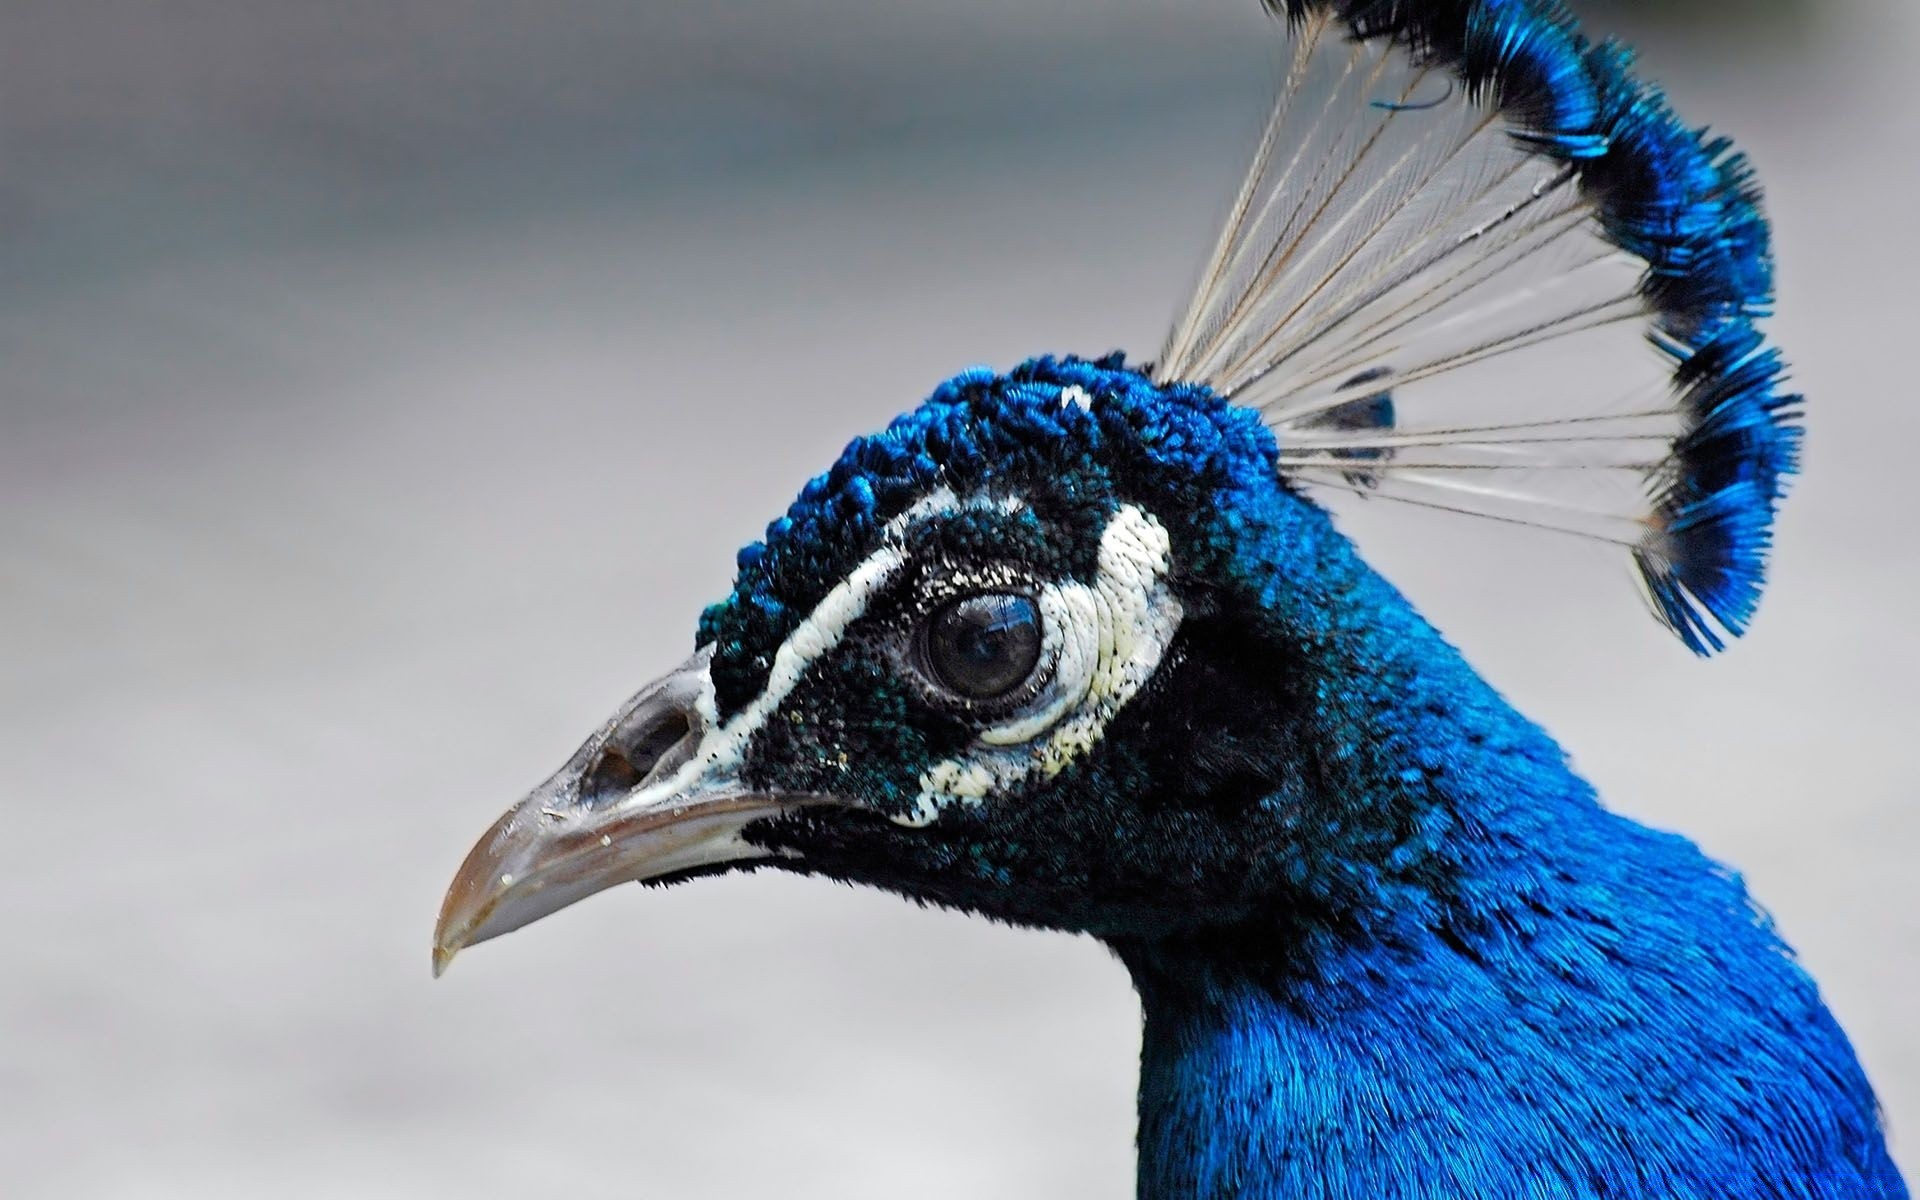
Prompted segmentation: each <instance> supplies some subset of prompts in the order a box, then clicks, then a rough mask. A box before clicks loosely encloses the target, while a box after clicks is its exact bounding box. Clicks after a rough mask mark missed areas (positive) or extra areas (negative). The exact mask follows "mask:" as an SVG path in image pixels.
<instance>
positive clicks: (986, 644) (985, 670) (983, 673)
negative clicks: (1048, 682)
mask: <svg viewBox="0 0 1920 1200" xmlns="http://www.w3.org/2000/svg"><path fill="white" fill-rule="evenodd" d="M923 636H924V641H923V643H922V653H923V655H924V658H925V661H926V668H927V673H928V674H929V675H931V676H932V678H933V681H934V682H935V683H937V684H939V685H940V686H941V687H943V688H945V689H946V690H947V691H949V692H952V693H953V694H954V695H956V696H959V697H961V698H962V699H965V700H970V701H980V700H993V699H997V698H999V697H1001V696H1004V695H1006V694H1007V693H1008V692H1011V691H1013V690H1014V689H1015V688H1017V687H1019V686H1020V685H1021V684H1022V683H1025V682H1026V681H1027V679H1028V678H1029V677H1030V676H1031V675H1032V674H1033V669H1034V667H1036V666H1037V665H1039V662H1040V650H1041V623H1040V609H1039V606H1038V605H1036V604H1034V602H1033V601H1032V599H1030V598H1029V597H1026V596H1021V595H1015V594H1012V593H1004V592H989V593H985V594H981V595H974V596H963V597H961V598H960V599H958V600H955V601H953V602H952V603H951V604H948V605H947V606H946V607H945V608H942V609H940V610H939V611H937V612H935V613H934V614H933V616H932V617H931V618H929V619H928V621H927V624H926V626H925V629H924V635H923Z"/></svg>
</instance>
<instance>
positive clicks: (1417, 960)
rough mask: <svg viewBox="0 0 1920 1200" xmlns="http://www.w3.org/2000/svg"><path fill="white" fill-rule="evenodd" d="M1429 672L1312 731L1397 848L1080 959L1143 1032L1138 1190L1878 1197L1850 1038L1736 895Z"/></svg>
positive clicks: (1675, 841)
mask: <svg viewBox="0 0 1920 1200" xmlns="http://www.w3.org/2000/svg"><path fill="white" fill-rule="evenodd" d="M1450 658H1451V652H1450V651H1448V652H1446V653H1444V654H1442V653H1441V652H1439V651H1438V650H1436V651H1434V653H1433V654H1432V655H1431V656H1429V657H1428V658H1427V660H1426V662H1427V664H1428V665H1427V667H1426V668H1425V669H1424V670H1423V671H1418V672H1412V673H1409V674H1405V675H1401V676H1398V677H1397V678H1396V684H1395V686H1397V687H1399V688H1401V689H1402V691H1401V697H1402V698H1403V699H1404V698H1407V697H1410V698H1411V700H1412V703H1413V704H1414V705H1415V706H1416V707H1418V706H1422V705H1427V706H1428V707H1433V705H1429V704H1428V700H1423V699H1422V697H1423V696H1424V697H1427V698H1428V699H1429V700H1430V699H1432V698H1434V697H1438V696H1440V695H1443V694H1444V695H1446V696H1449V697H1452V701H1450V703H1451V704H1452V707H1451V709H1450V710H1449V712H1448V720H1447V721H1445V722H1438V721H1435V722H1424V723H1423V721H1422V720H1420V719H1419V718H1418V717H1417V716H1406V715H1401V716H1395V715H1393V714H1394V713H1401V714H1404V713H1405V710H1404V708H1390V707H1388V706H1381V705H1375V706H1373V707H1372V708H1370V709H1369V708H1368V707H1367V706H1365V705H1362V706H1361V707H1362V709H1363V710H1366V711H1372V712H1374V713H1375V717H1374V719H1375V720H1378V721H1380V722H1381V723H1382V724H1383V726H1384V725H1391V726H1392V727H1391V728H1385V727H1382V728H1376V729H1370V728H1367V727H1366V725H1365V719H1364V718H1357V717H1354V716H1353V715H1352V714H1351V713H1349V714H1343V715H1341V716H1340V717H1338V718H1337V719H1338V720H1342V721H1346V720H1355V721H1358V722H1359V723H1358V724H1357V725H1356V726H1355V728H1356V729H1357V731H1358V732H1357V733H1356V734H1355V735H1354V736H1355V743H1356V744H1357V745H1359V744H1364V745H1365V746H1366V747H1367V748H1366V749H1364V750H1360V749H1356V750H1354V751H1352V752H1351V754H1350V755H1349V757H1350V758H1351V759H1352V760H1353V762H1354V763H1357V764H1361V765H1360V766H1355V767H1354V769H1355V770H1360V769H1363V768H1364V769H1367V770H1371V771H1380V770H1383V769H1384V770H1385V772H1386V774H1385V776H1383V777H1382V778H1381V779H1380V780H1379V781H1378V782H1377V784H1376V785H1375V786H1376V787H1377V788H1378V789H1379V790H1380V791H1381V792H1382V794H1385V793H1387V792H1393V791H1394V790H1395V789H1400V793H1399V794H1398V795H1397V796H1396V797H1395V798H1392V799H1391V800H1382V801H1381V803H1383V804H1387V805H1389V806H1392V805H1409V804H1411V805H1414V806H1415V807H1416V808H1417V809H1418V810H1419V812H1420V813H1423V814H1425V815H1416V818H1415V819H1411V820H1398V823H1397V825H1395V823H1394V822H1389V823H1388V825H1389V826H1394V827H1397V828H1400V829H1401V830H1402V831H1407V830H1411V831H1413V832H1411V833H1408V834H1407V835H1406V837H1405V838H1403V839H1402V841H1400V842H1397V843H1390V844H1389V848H1388V849H1387V850H1386V851H1385V852H1384V853H1382V854H1380V855H1377V856H1376V858H1375V860H1374V861H1370V862H1367V863H1365V864H1359V865H1354V864H1350V869H1349V870H1347V871H1346V872H1345V874H1346V875H1347V876H1348V877H1349V878H1348V882H1347V884H1346V885H1345V886H1344V887H1338V888H1323V889H1305V890H1302V891H1299V892H1295V893H1290V894H1288V895H1287V896H1285V897H1282V898H1278V899H1276V901H1275V903H1274V904H1273V905H1272V906H1270V907H1269V909H1268V910H1267V911H1266V912H1264V913H1263V914H1261V915H1258V916H1254V917H1250V918H1248V919H1246V920H1242V921H1238V922H1235V923H1232V924H1228V925H1220V926H1212V927H1207V928H1204V929H1198V930H1187V931H1182V932H1180V933H1177V934H1171V935H1168V934H1160V935H1156V936H1142V937H1140V938H1137V939H1129V938H1125V937H1115V938H1110V939H1109V940H1110V942H1111V944H1112V945H1113V946H1114V948H1115V950H1116V951H1117V952H1118V954H1119V955H1120V957H1121V958H1122V960H1123V961H1124V962H1125V963H1126V965H1127V966H1128V968H1129V969H1130V971H1131V972H1132V975H1133V978H1134V981H1135V985H1136V987H1137V989H1138V991H1139V994H1140V997H1141V1002H1142V1006H1143V1009H1144V1013H1145V1031H1144V1042H1143V1049H1142V1056H1141V1082H1140V1130H1139V1148H1140V1176H1139V1181H1140V1182H1139V1195H1140V1196H1141V1198H1142V1200H1174V1198H1176V1197H1178V1198H1180V1200H1194V1198H1196V1197H1227V1196H1231V1197H1235V1198H1237V1200H1282V1198H1284V1200H1305V1198H1317V1200H1361V1198H1365V1200H1440V1198H1441V1197H1446V1198H1448V1200H1454V1198H1457V1197H1462V1196H1472V1197H1476V1198H1477V1200H1509V1198H1511V1200H1520V1198H1522V1197H1527V1198H1538V1197H1593V1198H1608V1200H1647V1198H1649V1197H1659V1198H1661V1200H1707V1198H1708V1197H1712V1198H1714V1200H1730V1198H1735V1197H1768V1198H1788V1197H1791V1198H1806V1200H1813V1198H1820V1200H1842V1198H1845V1200H1904V1198H1905V1197H1906V1195H1907V1193H1906V1189H1905V1186H1904V1185H1903V1184H1902V1182H1901V1180H1900V1178H1899V1176H1898V1174H1897V1172H1896V1171H1895V1169H1894V1167H1893V1166H1892V1163H1891V1161H1890V1159H1889V1158H1888V1156H1887V1152H1886V1149H1885V1145H1884V1141H1883V1139H1882V1136H1881V1133H1880V1130H1879V1125H1878V1116H1877V1110H1876V1105H1875V1101H1874V1098H1873V1095H1872V1092H1871V1090H1870V1088H1869V1087H1868V1085H1867V1082H1866V1080H1865V1078H1864V1076H1863V1074H1862V1073H1861V1070H1860V1068H1859V1065H1858V1063H1857V1062H1856V1061H1855V1058H1854V1055H1853V1052H1852V1049H1851V1047H1850V1046H1849V1045H1848V1043H1847V1041H1846V1038H1845V1036H1844V1035H1843V1034H1842V1033H1841V1031H1840V1029H1839V1027H1838V1026H1837V1025H1836V1023H1835V1022H1834V1020H1833V1019H1832V1017H1831V1016H1830V1015H1829V1014H1828V1013H1827V1011H1826V1009H1825V1007H1824V1005H1823V1004H1822V1002H1821V1000H1820V997H1819V995H1818V994H1817V992H1816V990H1815V988H1814V986H1813V984H1812V982H1811V980H1810V979H1809V978H1808V977H1807V976H1806V975H1805V974H1804V973H1803V972H1802V971H1801V970H1800V969H1799V967H1798V966H1797V965H1796V964H1795V962H1794V961H1793V959H1792V957H1791V954H1790V952H1789V951H1787V950H1786V948H1785V947H1784V946H1783V945H1782V943H1781V942H1780V941H1779V940H1778V938H1777V936H1776V935H1775V934H1774V932H1773V930H1772V928H1771V926H1770V924H1769V923H1768V922H1767V921H1766V919H1765V917H1764V916H1763V915H1762V914H1760V913H1759V912H1758V911H1757V910H1756V909H1755V907H1754V906H1753V904H1752V903H1751V902H1750V901H1749V899H1748V898H1747V896H1746V893H1745V891H1744V890H1743V888H1742V886H1741V884H1740V881H1739V880H1738V878H1737V877H1736V876H1734V875H1732V874H1731V873H1730V872H1728V871H1726V870H1725V869H1724V868H1722V867H1720V866H1719V865H1718V864H1716V863H1714V862H1712V861H1711V860H1709V859H1707V858H1706V857H1705V856H1704V855H1703V854H1701V853H1700V852H1699V850H1697V849H1696V848H1695V847H1694V846H1693V845H1692V844H1691V843H1690V842H1688V841H1686V840H1685V839H1683V838H1680V837H1677V836H1673V835H1669V834H1663V833H1658V832H1655V831H1653V830H1649V829H1647V828H1645V827H1643V826H1640V825H1638V824H1636V823H1634V822H1631V821H1628V820H1626V819H1624V818H1621V817H1618V816H1616V815H1614V814H1612V813H1609V812H1607V811H1606V810H1605V809H1603V808H1602V807H1601V806H1600V805H1599V804H1598V803H1597V802H1596V801H1595V799H1594V797H1593V795H1592V793H1591V790H1590V789H1589V788H1588V787H1587V786H1586V784H1585V783H1584V782H1582V781H1581V780H1580V779H1579V778H1578V777H1577V776H1575V775H1574V774H1573V772H1572V771H1571V770H1570V769H1569V768H1568V767H1567V766H1566V764H1565V762H1564V759H1563V758H1562V756H1561V755H1560V753H1559V751H1558V750H1557V748H1555V747H1554V746H1553V744H1552V743H1551V741H1550V740H1548V739H1547V738H1546V737H1545V735H1544V734H1542V733H1540V732H1539V731H1538V730H1536V729H1534V728H1533V727H1532V726H1531V725H1529V724H1527V723H1526V722H1524V721H1523V720H1522V719H1521V718H1519V717H1518V716H1517V715H1516V714H1513V713H1512V712H1511V710H1509V709H1507V708H1506V706H1505V705H1504V704H1502V703H1501V702H1499V701H1498V699H1497V697H1494V696H1493V695H1492V693H1491V692H1490V691H1489V690H1488V689H1486V688H1485V685H1483V684H1477V682H1476V683H1475V684H1472V685H1469V684H1466V683H1463V682H1462V681H1461V680H1460V679H1458V678H1455V677H1453V675H1452V668H1451V667H1450V666H1449V665H1448V662H1449V659H1450ZM1452 661H1455V662H1457V659H1452ZM1460 669H1461V670H1464V667H1461V668H1460ZM1436 673H1437V674H1436ZM1328 694H1351V692H1348V693H1340V692H1338V691H1335V690H1330V691H1329V692H1328ZM1436 703H1437V702H1436ZM1443 726H1444V727H1445V728H1446V729H1447V732H1446V733H1445V734H1444V735H1441V734H1438V733H1435V734H1434V735H1433V736H1436V737H1437V736H1445V737H1446V739H1447V740H1446V742H1445V744H1444V745H1442V744H1438V743H1435V742H1431V741H1427V740H1423V735H1422V733H1421V730H1422V729H1431V730H1436V731H1437V730H1440V729H1441V728H1443ZM1382 747H1391V748H1392V750H1393V753H1394V754H1396V755H1399V756H1403V757H1402V758H1401V759H1400V760H1399V763H1398V765H1396V763H1395V762H1394V761H1393V760H1391V759H1388V760H1382V759H1380V757H1379V755H1380V753H1381V749H1382ZM1320 777H1321V778H1323V779H1326V780H1328V781H1329V783H1328V786H1330V787H1344V788H1351V787H1364V784H1363V783H1362V781H1360V780H1358V779H1352V778H1349V779H1346V780H1345V781H1344V782H1341V781H1340V780H1341V777H1340V776H1339V773H1338V772H1337V771H1331V770H1323V771H1322V772H1321V773H1320ZM1407 789H1411V791H1409V790H1407ZM1339 811H1343V812H1345V811H1348V810H1347V809H1345V808H1342V809H1340V810H1339ZM1336 844H1337V845H1344V844H1345V843H1338V842H1336ZM1367 844H1369V845H1372V844H1373V842H1372V841H1371V840H1367ZM1319 869H1323V870H1333V869H1335V868H1334V867H1333V866H1331V865H1330V864H1326V863H1323V864H1321V865H1320V868H1319Z"/></svg>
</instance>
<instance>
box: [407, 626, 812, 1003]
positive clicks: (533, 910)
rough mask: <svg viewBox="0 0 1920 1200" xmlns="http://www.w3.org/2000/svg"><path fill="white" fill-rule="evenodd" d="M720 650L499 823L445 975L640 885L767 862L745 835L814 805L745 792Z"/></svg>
mask: <svg viewBox="0 0 1920 1200" xmlns="http://www.w3.org/2000/svg"><path fill="white" fill-rule="evenodd" d="M711 657H712V652H711V649H706V650H702V651H701V652H700V653H698V654H696V655H694V656H693V657H692V658H691V659H689V660H687V662H686V663H685V664H683V665H682V666H681V667H680V668H679V669H678V670H676V671H674V672H672V673H671V674H669V675H667V676H665V677H664V678H662V679H660V680H658V681H656V682H654V683H653V684H651V685H650V686H648V687H646V688H645V689H643V690H642V691H641V692H640V693H639V694H638V695H636V696H635V697H634V698H633V699H631V700H629V701H627V703H626V704H625V705H623V706H622V707H621V709H620V711H619V712H618V713H616V714H614V716H613V719H612V720H610V721H608V722H607V723H606V724H605V725H604V726H603V727H601V729H600V730H599V731H598V732H597V733H595V734H594V735H593V736H592V737H591V738H589V739H587V742H586V744H585V745H583V746H581V747H580V749H579V751H578V752H577V753H575V754H574V756H573V758H572V759H571V760H569V761H568V763H567V765H566V766H564V767H562V768H560V770H559V771H558V772H556V773H555V774H554V776H553V778H551V779H549V780H547V781H546V782H545V783H543V784H541V785H540V786H539V787H537V788H535V789H534V790H533V792H532V793H531V794H530V795H529V796H528V797H527V798H526V799H525V800H522V801H521V802H520V803H519V804H517V805H515V806H514V807H513V808H511V809H509V810H507V812H506V814H505V815H504V816H502V817H501V818H500V819H499V820H498V821H495V822H494V823H493V828H491V829H489V830H487V832H486V833H485V834H484V835H483V836H482V837H481V838H480V841H479V843H478V844H477V845H475V846H474V848H473V849H472V850H471V851H470V852H469V853H468V854H467V858H466V861H465V862H463V863H461V864H460V870H459V871H458V872H457V873H455V875H454V877H453V883H452V885H451V886H449V887H448V888H447V898H446V900H445V901H443V902H442V903H441V905H440V920H439V922H438V923H437V924H436V925H435V926H434V931H433V973H434V975H435V976H436V977H437V976H438V975H439V974H440V973H441V972H442V971H444V970H446V968H447V964H448V963H450V962H452V961H453V956H454V955H455V954H456V953H458V952H459V951H460V950H461V949H463V948H464V947H467V946H471V945H473V944H474V943H476V942H484V941H486V940H487V939H489V938H496V937H499V936H500V935H501V934H503V933H510V932H512V931H513V930H515V929H518V928H520V927H521V926H522V925H526V924H530V923H531V922H534V921H537V920H539V919H540V918H541V917H544V916H547V915H548V914H550V913H554V912H558V911H559V910H560V909H562V908H565V907H566V906H567V905H569V904H572V903H573V902H575V901H576V900H584V899H585V898H586V897H588V896H591V895H592V894H594V893H595V892H598V891H601V890H603V889H605V888H609V887H612V886H613V885H614V884H616V883H626V882H628V881H630V880H639V879H652V878H656V877H658V876H662V875H667V874H671V873H673V872H676V871H684V870H688V869H690V868H694V867H704V866H713V865H717V864H720V863H728V862H741V861H745V860H750V859H760V858H766V857H769V855H768V852H766V851H763V850H759V849H756V848H755V847H752V846H749V845H748V844H747V843H746V842H745V841H743V840H742V839H741V838H740V831H741V829H742V828H744V827H745V826H746V825H748V824H749V823H751V822H753V821H756V820H759V819H761V818H763V817H770V816H777V815H779V814H780V813H782V812H786V811H788V810H790V809H792V808H794V807H796V806H797V805H800V804H804V803H807V802H808V800H809V798H807V797H793V796H786V797H781V796H772V795H767V794H764V793H756V792H755V791H753V790H752V789H750V788H748V787H746V786H745V785H744V784H743V783H742V782H741V780H740V778H739V774H738V761H737V758H738V755H737V748H736V747H734V746H733V745H732V741H733V739H731V738H729V737H727V736H726V732H727V731H725V730H724V729H720V728H717V727H716V726H717V721H716V719H715V717H714V715H713V714H714V704H713V684H712V681H711V680H710V678H709V677H708V674H707V664H708V660H709V659H710V658H711Z"/></svg>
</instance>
